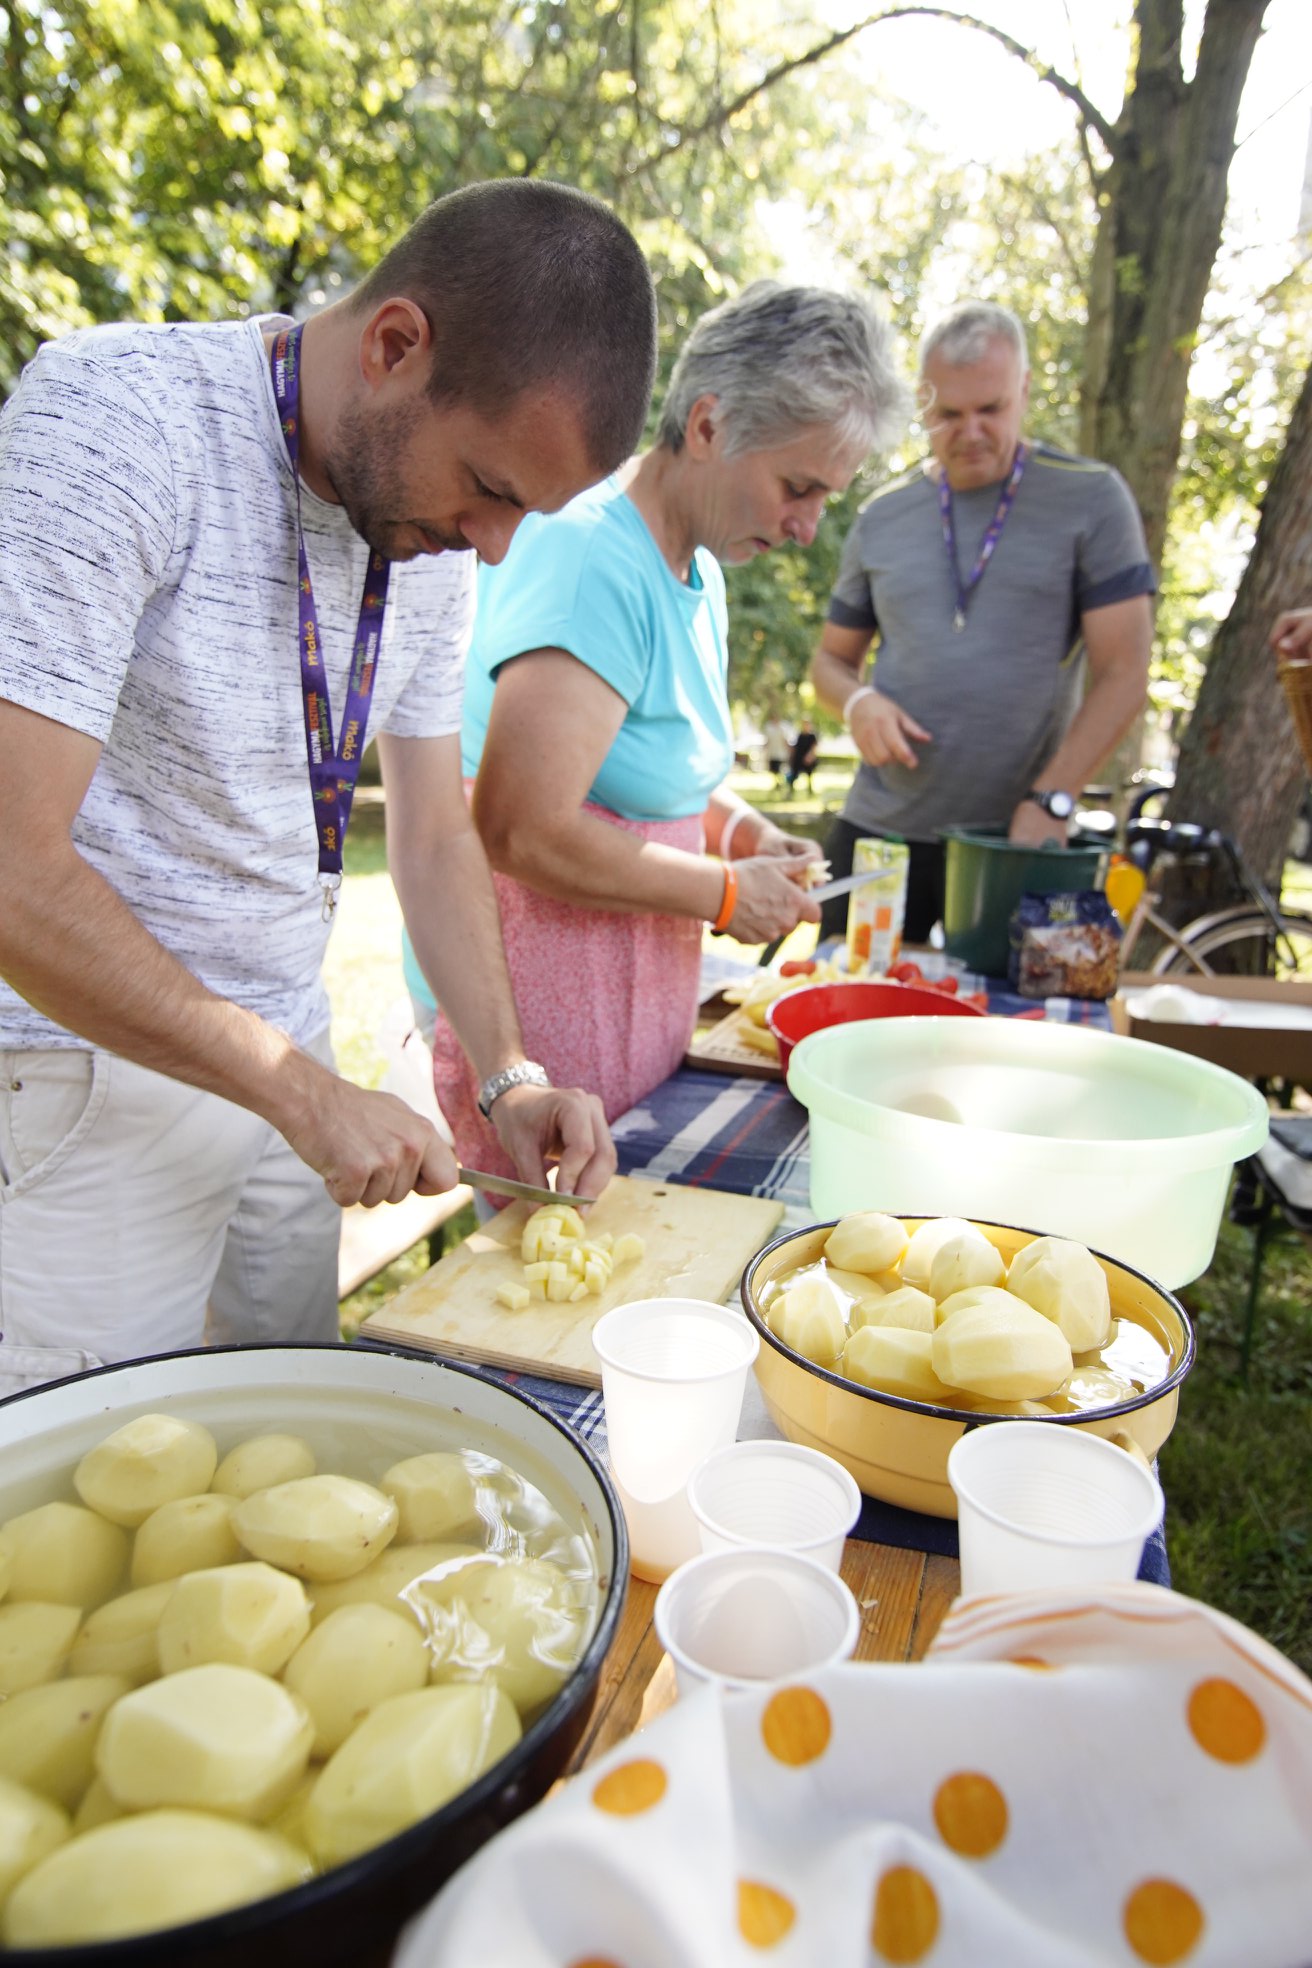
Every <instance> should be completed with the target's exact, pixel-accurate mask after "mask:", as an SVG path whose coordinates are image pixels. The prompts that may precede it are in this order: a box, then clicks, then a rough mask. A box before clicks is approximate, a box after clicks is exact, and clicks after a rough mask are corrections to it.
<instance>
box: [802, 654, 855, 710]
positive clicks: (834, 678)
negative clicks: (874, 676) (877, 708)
mask: <svg viewBox="0 0 1312 1968" xmlns="http://www.w3.org/2000/svg"><path fill="white" fill-rule="evenodd" d="M865 660H866V659H865V654H864V652H863V653H862V654H861V655H860V656H859V657H858V658H857V660H856V662H855V664H853V663H852V662H850V661H847V660H845V659H844V658H843V657H841V656H836V655H835V654H834V652H833V650H832V649H825V648H824V647H821V648H819V649H817V650H816V652H815V655H814V656H813V657H812V659H811V682H812V683H813V684H814V686H815V694H816V697H817V699H818V701H819V702H820V703H821V704H823V705H824V708H825V709H826V710H827V711H828V712H830V714H831V715H832V716H834V717H838V718H841V717H842V715H843V711H844V708H845V706H846V704H847V700H848V698H849V697H850V696H851V695H852V692H853V691H854V690H856V689H857V688H858V687H859V685H860V682H861V674H862V671H863V669H864V667H865Z"/></svg>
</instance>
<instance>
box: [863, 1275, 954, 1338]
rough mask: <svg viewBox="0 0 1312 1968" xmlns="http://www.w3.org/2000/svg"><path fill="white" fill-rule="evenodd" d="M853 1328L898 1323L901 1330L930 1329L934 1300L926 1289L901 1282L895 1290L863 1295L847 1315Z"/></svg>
mask: <svg viewBox="0 0 1312 1968" xmlns="http://www.w3.org/2000/svg"><path fill="white" fill-rule="evenodd" d="M847 1321H848V1325H849V1327H850V1328H851V1330H852V1331H853V1332H859V1331H860V1329H861V1327H862V1326H900V1327H901V1328H902V1330H903V1331H904V1332H923V1333H932V1332H933V1330H934V1301H933V1299H932V1298H931V1297H930V1295H929V1293H928V1292H922V1291H917V1290H916V1287H915V1286H914V1285H900V1286H899V1287H898V1289H897V1290H896V1291H891V1292H885V1293H883V1295H882V1296H880V1295H878V1294H876V1295H874V1296H872V1297H870V1298H862V1299H859V1300H858V1301H857V1303H856V1304H855V1305H854V1306H853V1307H852V1310H851V1311H850V1312H849V1313H848V1315H847Z"/></svg>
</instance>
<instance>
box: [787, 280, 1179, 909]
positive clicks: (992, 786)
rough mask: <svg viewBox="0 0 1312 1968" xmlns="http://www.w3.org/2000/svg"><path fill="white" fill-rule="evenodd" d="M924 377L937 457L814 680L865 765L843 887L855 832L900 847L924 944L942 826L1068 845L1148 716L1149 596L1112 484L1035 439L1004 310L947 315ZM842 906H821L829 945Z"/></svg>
mask: <svg viewBox="0 0 1312 1968" xmlns="http://www.w3.org/2000/svg"><path fill="white" fill-rule="evenodd" d="M920 379H921V402H922V405H923V418H924V424H925V430H926V433H927V435H928V438H929V447H930V456H929V457H928V458H927V459H926V460H925V461H924V462H923V463H921V464H918V465H916V466H914V467H913V468H912V470H910V471H908V472H904V473H903V474H902V475H901V477H899V478H895V479H893V480H892V481H891V482H890V483H889V484H887V485H885V486H883V487H882V488H881V489H880V490H879V491H878V492H876V493H875V495H874V497H873V498H872V499H871V500H869V501H868V503H867V504H866V505H865V506H863V507H862V509H861V512H860V513H859V514H858V516H857V519H856V522H855V524H854V525H853V527H852V529H851V531H850V533H849V534H848V537H847V541H846V543H845V545H844V548H843V557H842V561H841V564H840V568H839V574H838V579H837V582H836V583H835V586H834V591H833V595H832V597H831V599H830V603H829V619H828V622H827V623H826V625H825V629H824V632H823V634H822V636H821V639H820V646H819V648H818V650H817V652H816V655H815V657H814V660H813V663H812V668H811V676H812V681H813V683H814V685H815V690H816V695H817V697H818V698H819V700H820V702H821V703H822V704H823V705H824V706H825V708H826V709H827V710H829V711H831V712H832V713H833V714H834V715H835V716H838V717H841V718H843V720H844V721H845V722H846V724H847V726H848V729H849V730H850V732H851V734H852V737H853V739H854V740H855V743H856V747H857V750H858V752H859V753H860V755H861V764H860V765H859V766H858V768H857V773H856V777H855V779H854V780H853V782H852V787H851V790H850V792H849V794H848V797H847V801H846V803H845V805H844V807H843V811H842V814H841V816H840V817H839V818H838V819H836V820H835V822H834V824H833V826H832V828H831V830H830V833H829V836H828V839H827V840H826V843H825V851H826V853H827V855H828V858H829V863H830V869H831V872H832V873H833V874H834V875H835V876H838V875H844V874H847V873H849V872H850V871H851V865H852V849H853V845H854V843H855V842H856V841H857V840H859V839H860V838H862V836H877V835H891V836H893V837H895V838H900V839H905V840H906V841H908V842H909V844H910V849H911V855H910V872H909V886H908V894H907V916H906V936H907V940H908V942H911V943H922V942H924V941H925V939H926V937H927V936H928V934H929V931H930V928H931V927H932V925H933V924H934V923H935V922H936V921H937V920H938V919H939V917H940V916H941V914H942V908H943V863H944V848H943V845H942V842H941V840H940V838H939V836H940V833H941V830H942V829H944V828H945V827H975V828H983V829H986V830H990V831H993V830H997V831H1000V832H1002V833H1004V834H1006V835H1009V837H1010V838H1011V839H1012V840H1013V841H1017V842H1021V843H1023V844H1026V845H1030V846H1039V845H1041V844H1042V843H1043V842H1045V841H1055V842H1058V843H1061V842H1064V841H1065V838H1066V827H1067V822H1068V820H1069V819H1070V816H1071V813H1072V811H1073V808H1074V804H1075V798H1076V796H1077V795H1078V793H1079V792H1080V790H1081V788H1082V787H1083V786H1084V784H1085V783H1086V781H1088V780H1089V779H1091V778H1092V777H1093V776H1094V774H1095V773H1096V772H1097V770H1098V768H1099V766H1100V765H1101V764H1102V762H1103V761H1104V760H1105V759H1106V758H1107V757H1108V755H1109V754H1110V753H1111V752H1112V751H1113V750H1114V748H1115V747H1116V745H1117V743H1118V742H1119V741H1120V739H1121V738H1122V737H1123V736H1124V734H1125V733H1126V731H1128V730H1129V728H1130V726H1131V725H1132V724H1133V722H1134V720H1135V718H1136V717H1137V715H1138V714H1139V711H1140V710H1141V708H1142V706H1143V703H1144V701H1145V697H1146V693H1147V684H1148V658H1149V653H1150V650H1151V645H1152V601H1151V597H1152V595H1153V593H1154V592H1155V587H1156V583H1155V581H1154V578H1153V571H1152V568H1151V566H1150V565H1149V561H1148V550H1147V547H1146V545H1145V543H1144V535H1143V526H1142V523H1141V521H1140V518H1139V514H1138V510H1137V508H1136V507H1135V503H1134V500H1133V498H1132V497H1131V495H1130V492H1129V489H1128V487H1127V486H1126V485H1125V483H1124V481H1123V480H1122V479H1121V478H1120V476H1119V475H1118V474H1117V473H1116V472H1114V471H1113V470H1112V469H1111V468H1110V467H1109V466H1107V465H1103V464H1099V463H1098V462H1097V461H1096V460H1095V459H1092V458H1077V457H1072V456H1071V455H1069V454H1068V453H1066V452H1063V451H1057V450H1054V449H1053V447H1052V446H1050V445H1047V444H1041V443H1036V442H1034V441H1032V440H1030V439H1028V438H1026V437H1025V436H1024V434H1023V431H1024V422H1025V412H1026V407H1027V405H1028V402H1029V387H1030V376H1029V361H1028V357H1027V355H1026V349H1025V331H1024V329H1023V328H1022V326H1021V324H1020V322H1019V320H1018V319H1017V317H1016V316H1015V315H1014V314H1013V313H1012V312H1011V311H1010V309H1008V308H1002V307H996V306H994V305H992V304H991V303H987V302H982V301H967V302H964V303H963V304H962V305H961V306H959V307H957V308H954V309H953V310H952V311H951V312H950V313H949V314H947V315H945V316H944V317H943V318H942V320H940V321H938V322H936V323H935V324H934V325H933V326H932V327H931V328H930V329H929V331H928V333H927V334H926V335H925V338H924V340H923V342H922V343H921V349H920ZM876 643H877V651H876V659H875V662H874V666H873V669H872V670H870V671H869V672H867V669H866V658H867V656H868V654H869V652H870V650H871V648H872V647H873V646H875V645H876ZM1086 667H1087V672H1088V690H1087V693H1084V682H1085V670H1086ZM846 911H847V898H846V897H843V898H841V899H838V900H835V901H832V902H830V903H828V904H826V909H825V916H824V919H823V921H822V924H821V934H822V935H826V936H829V935H835V936H836V935H841V934H842V932H843V929H844V926H845V922H846Z"/></svg>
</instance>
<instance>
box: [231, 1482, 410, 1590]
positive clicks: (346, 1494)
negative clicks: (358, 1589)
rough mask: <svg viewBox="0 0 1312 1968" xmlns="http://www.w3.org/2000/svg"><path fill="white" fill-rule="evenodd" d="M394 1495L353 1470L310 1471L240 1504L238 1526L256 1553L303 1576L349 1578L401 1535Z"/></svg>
mask: <svg viewBox="0 0 1312 1968" xmlns="http://www.w3.org/2000/svg"><path fill="white" fill-rule="evenodd" d="M397 1521H398V1513H397V1508H396V1505H395V1504H394V1503H393V1501H392V1499H391V1497H389V1496H384V1495H383V1493H382V1491H381V1490H376V1489H375V1488H374V1487H373V1485H372V1484H371V1483H357V1482H356V1481H354V1479H353V1478H352V1477H350V1476H306V1477H303V1478H302V1479H300V1480H299V1481H298V1482H294V1483H276V1484H275V1485H274V1487H273V1488H272V1489H271V1490H260V1491H259V1492H258V1493H257V1494H256V1495H255V1496H251V1497H247V1498H246V1500H245V1501H244V1502H243V1503H241V1504H239V1505H238V1507H237V1510H236V1513H235V1515H234V1517H233V1520H232V1526H233V1529H234V1530H235V1531H236V1533H237V1536H238V1537H239V1538H240V1539H241V1542H242V1543H243V1544H244V1545H245V1547H246V1549H247V1550H248V1551H249V1552H250V1553H251V1554H252V1556H254V1557H256V1558H263V1559H265V1560H266V1562H267V1563H268V1564H270V1565H280V1566H281V1567H282V1569H283V1570H284V1571H285V1572H295V1573H296V1575H297V1577H298V1578H308V1579H344V1578H350V1577H352V1576H353V1574H354V1573H356V1572H362V1571H363V1570H364V1568H365V1566H366V1565H367V1564H369V1563H370V1561H371V1560H372V1559H374V1558H376V1557H377V1556H378V1554H379V1553H380V1552H381V1551H383V1550H385V1549H386V1547H387V1546H388V1545H389V1544H390V1543H391V1542H392V1539H393V1538H394V1537H395V1536H396V1526H397Z"/></svg>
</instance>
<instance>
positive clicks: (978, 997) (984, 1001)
mask: <svg viewBox="0 0 1312 1968" xmlns="http://www.w3.org/2000/svg"><path fill="white" fill-rule="evenodd" d="M957 1002H958V1003H959V1004H968V1005H974V1007H975V1009H976V1011H987V1010H988V1008H989V994H988V992H987V991H963V992H962V993H961V996H960V998H959V999H958V1000H957Z"/></svg>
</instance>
